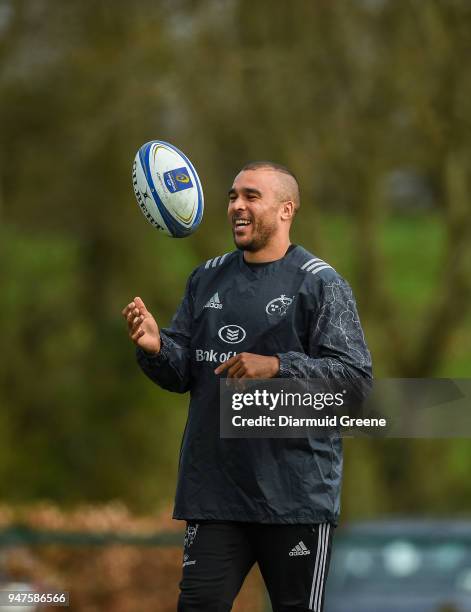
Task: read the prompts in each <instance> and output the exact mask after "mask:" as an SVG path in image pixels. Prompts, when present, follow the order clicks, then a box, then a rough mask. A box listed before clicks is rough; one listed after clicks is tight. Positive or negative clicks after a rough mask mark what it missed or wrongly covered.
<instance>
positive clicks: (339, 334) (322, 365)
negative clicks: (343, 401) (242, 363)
mask: <svg viewBox="0 0 471 612" xmlns="http://www.w3.org/2000/svg"><path fill="white" fill-rule="evenodd" d="M313 308H314V307H313ZM316 310H317V312H314V313H313V316H312V318H311V329H310V333H309V348H308V354H305V353H298V352H295V351H291V352H288V353H278V354H277V357H278V358H279V360H280V371H279V373H278V376H279V377H280V378H318V379H322V380H326V381H327V380H330V381H332V382H333V383H334V384H339V385H343V384H345V383H347V384H348V385H349V387H350V388H352V389H353V390H354V392H355V395H357V396H359V397H365V396H366V395H367V394H368V392H369V390H370V388H371V379H372V368H371V356H370V352H369V350H368V347H367V346H366V342H365V338H364V335H363V330H362V328H361V324H360V319H359V317H358V312H357V309H356V305H355V299H354V297H353V294H352V290H351V289H350V286H349V285H348V283H347V282H346V281H345V280H344V279H342V278H341V277H337V278H335V279H333V280H329V281H325V280H324V281H322V286H321V288H320V294H319V298H318V305H317V308H316Z"/></svg>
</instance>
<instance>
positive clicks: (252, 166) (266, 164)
mask: <svg viewBox="0 0 471 612" xmlns="http://www.w3.org/2000/svg"><path fill="white" fill-rule="evenodd" d="M260 168H271V169H272V170H277V171H278V172H282V173H283V174H289V176H292V177H293V178H294V180H295V181H296V183H297V182H298V179H297V178H296V176H295V175H294V174H293V172H291V170H290V169H289V168H287V167H286V166H283V165H282V164H277V163H276V162H272V161H266V160H262V161H251V162H249V163H248V164H245V166H244V167H243V168H241V170H240V171H241V172H244V171H245V170H260Z"/></svg>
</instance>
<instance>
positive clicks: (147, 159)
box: [132, 140, 204, 238]
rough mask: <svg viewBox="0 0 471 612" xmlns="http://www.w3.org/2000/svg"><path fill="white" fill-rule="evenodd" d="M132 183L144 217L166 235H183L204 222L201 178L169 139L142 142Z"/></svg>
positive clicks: (135, 163) (187, 234) (177, 236)
mask: <svg viewBox="0 0 471 612" xmlns="http://www.w3.org/2000/svg"><path fill="white" fill-rule="evenodd" d="M132 184H133V187H134V193H135V194H136V199H137V203H138V204H139V208H140V209H141V210H142V212H143V213H144V216H145V218H146V219H147V220H148V221H149V223H151V224H152V225H153V226H154V227H156V228H157V229H158V230H160V231H162V232H164V233H165V234H167V236H172V237H173V238H184V237H185V236H189V235H190V234H192V233H193V232H194V231H195V230H196V228H197V227H198V225H199V224H200V223H201V220H202V218H203V209H204V199H203V189H202V187H201V182H200V179H199V178H198V175H197V173H196V170H195V168H194V167H193V164H192V163H191V162H190V160H189V159H188V157H186V155H184V154H183V153H182V152H181V151H180V150H179V149H177V148H176V147H174V146H173V145H171V144H169V143H168V142H164V141H162V140H151V141H150V142H147V143H146V144H144V145H142V147H141V148H140V149H139V151H138V152H137V154H136V157H135V159H134V164H133V167H132Z"/></svg>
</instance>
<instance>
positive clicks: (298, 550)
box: [289, 542, 311, 557]
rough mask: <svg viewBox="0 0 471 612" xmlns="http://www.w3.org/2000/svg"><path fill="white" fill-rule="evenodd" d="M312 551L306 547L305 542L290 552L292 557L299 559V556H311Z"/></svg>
mask: <svg viewBox="0 0 471 612" xmlns="http://www.w3.org/2000/svg"><path fill="white" fill-rule="evenodd" d="M310 554H311V551H310V550H309V549H308V548H307V547H306V545H305V544H304V542H299V544H296V546H295V547H294V548H293V549H292V550H291V551H290V553H289V556H290V557H297V556H299V555H310Z"/></svg>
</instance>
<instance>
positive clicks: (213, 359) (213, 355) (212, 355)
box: [195, 349, 237, 363]
mask: <svg viewBox="0 0 471 612" xmlns="http://www.w3.org/2000/svg"><path fill="white" fill-rule="evenodd" d="M235 355H237V352H236V351H227V353H221V352H220V351H215V350H214V349H195V360H196V361H206V362H208V363H223V362H224V361H227V360H228V359H230V358H231V357H234V356H235Z"/></svg>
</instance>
